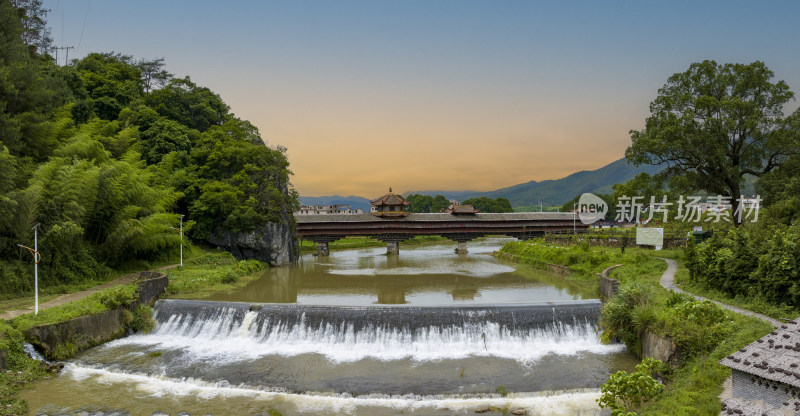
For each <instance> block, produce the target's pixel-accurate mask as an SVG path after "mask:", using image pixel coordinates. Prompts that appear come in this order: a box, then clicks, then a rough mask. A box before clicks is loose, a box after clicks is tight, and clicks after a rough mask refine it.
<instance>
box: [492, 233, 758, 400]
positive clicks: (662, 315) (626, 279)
mask: <svg viewBox="0 0 800 416" xmlns="http://www.w3.org/2000/svg"><path fill="white" fill-rule="evenodd" d="M500 252H501V253H506V254H509V255H513V256H514V257H515V259H516V261H518V262H520V263H525V264H531V265H539V266H543V265H545V264H558V265H562V266H568V267H570V269H572V270H573V273H572V274H571V275H569V276H568V278H573V279H575V278H577V279H586V278H595V277H594V276H595V274H596V273H599V272H600V271H602V270H603V269H604V268H606V267H608V266H611V265H614V264H621V266H620V267H617V268H615V269H614V270H612V271H611V272H610V275H611V277H613V278H615V279H618V280H619V281H620V282H621V287H622V290H621V294H620V295H618V296H617V297H615V298H613V299H612V300H611V301H610V302H609V303H607V304H606V306H605V307H604V313H603V318H602V319H601V326H602V327H603V328H604V330H605V333H604V336H605V337H606V338H610V337H611V336H613V337H615V338H617V339H622V340H624V341H625V342H626V345H628V348H629V350H630V351H632V352H634V353H635V354H637V355H640V356H641V342H642V338H643V337H644V335H645V334H646V333H652V334H656V335H658V336H659V337H663V339H666V340H668V341H669V342H674V343H675V344H676V345H677V346H678V347H679V348H681V349H682V351H681V352H682V358H681V361H680V365H679V366H678V367H677V368H674V369H671V370H668V371H666V372H665V374H664V377H665V378H664V379H665V381H666V383H665V384H666V388H665V391H664V394H662V395H661V396H660V397H659V398H658V399H657V400H655V401H653V402H651V403H647V404H646V405H644V406H642V407H641V408H639V409H637V411H638V412H639V414H640V415H663V414H702V415H716V414H718V413H719V412H720V410H721V405H720V402H719V399H718V396H719V395H720V393H721V392H722V390H723V383H724V382H725V380H726V379H727V378H728V377H729V376H730V369H729V368H727V367H724V366H722V365H720V364H718V363H717V361H719V359H721V358H722V357H725V356H727V355H728V354H730V353H731V352H732V351H735V350H737V349H739V348H742V347H743V346H745V345H747V344H749V343H751V342H753V341H754V340H755V339H758V338H759V337H761V336H763V335H764V334H766V333H768V332H770V331H771V330H772V326H771V325H770V324H768V323H766V322H764V321H761V320H759V319H757V318H753V317H746V316H742V315H739V314H737V313H734V312H731V311H727V310H723V309H721V308H719V307H716V306H715V305H713V304H711V305H710V304H705V303H702V302H696V301H693V300H692V298H691V297H689V296H687V295H683V297H681V295H674V294H672V293H671V292H669V291H668V290H667V289H665V288H664V287H662V286H661V284H660V281H661V278H662V276H663V274H664V273H665V272H666V271H667V265H666V263H665V262H664V260H662V259H659V257H666V258H672V259H675V260H676V261H677V263H676V265H677V272H678V273H682V272H683V273H685V267H683V265H682V264H681V255H682V253H681V250H678V249H670V250H662V251H653V250H647V249H642V248H628V249H626V251H625V253H624V254H622V253H621V250H620V249H619V248H610V247H588V246H586V245H584V246H581V245H577V246H558V245H552V244H545V243H544V242H542V241H534V242H513V243H509V244H507V245H506V246H504V247H503V249H502V250H501V251H500Z"/></svg>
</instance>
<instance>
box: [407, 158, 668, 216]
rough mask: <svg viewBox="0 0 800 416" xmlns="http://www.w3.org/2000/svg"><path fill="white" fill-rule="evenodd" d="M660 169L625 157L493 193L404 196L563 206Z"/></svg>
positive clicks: (434, 192) (516, 204)
mask: <svg viewBox="0 0 800 416" xmlns="http://www.w3.org/2000/svg"><path fill="white" fill-rule="evenodd" d="M661 169H663V168H662V167H660V166H652V165H643V166H638V167H636V166H633V165H631V164H629V163H628V160H627V159H626V158H624V157H623V158H622V159H619V160H616V161H614V162H612V163H610V164H608V165H606V166H603V167H602V168H600V169H596V170H589V171H587V170H582V171H580V172H575V173H573V174H571V175H569V176H567V177H564V178H561V179H550V180H544V181H541V182H537V181H530V182H526V183H521V184H518V185H513V186H509V187H507V188H501V189H497V190H494V191H486V192H478V191H455V192H454V191H418V192H408V193H407V194H422V195H431V196H435V195H444V196H445V197H447V198H448V199H455V200H458V201H463V200H465V199H469V198H476V197H481V196H486V197H489V198H500V197H502V198H506V199H508V200H509V201H510V202H511V205H512V206H514V207H522V206H533V205H539V198H541V203H542V205H543V206H545V207H548V206H555V205H563V204H564V203H565V202H567V201H569V200H570V199H572V198H574V197H575V196H576V195H579V194H582V193H584V192H591V193H594V194H599V193H611V192H612V191H613V188H612V186H613V185H614V184H616V183H621V182H627V181H628V180H630V179H632V178H633V177H634V176H636V175H637V174H639V173H641V172H645V173H649V174H651V175H652V174H654V173H658V172H660V171H661Z"/></svg>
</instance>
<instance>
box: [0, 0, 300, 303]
mask: <svg viewBox="0 0 800 416" xmlns="http://www.w3.org/2000/svg"><path fill="white" fill-rule="evenodd" d="M45 12H46V11H45V10H43V9H42V8H41V2H40V1H39V0H17V1H12V2H9V1H3V0H0V293H5V294H11V293H18V292H25V291H29V290H31V289H32V288H31V286H32V281H33V279H32V276H30V274H31V272H32V270H29V268H28V267H22V266H23V265H25V264H26V263H30V261H31V259H30V258H29V257H27V256H26V254H27V253H22V254H21V252H20V250H19V248H18V247H17V244H25V245H32V238H33V235H32V232H31V228H32V227H33V226H34V225H35V224H37V223H38V224H40V226H39V228H38V230H39V247H40V251H41V252H42V253H43V254H42V263H41V264H42V265H43V266H45V267H42V268H41V270H40V271H41V273H40V274H41V276H40V278H41V280H42V282H43V283H44V284H46V285H47V287H54V286H58V285H60V284H66V283H70V282H76V281H86V280H98V279H101V278H102V277H103V276H104V275H106V274H107V267H115V266H116V265H118V264H120V263H124V262H126V261H130V260H134V259H135V260H152V259H157V258H159V257H163V256H167V255H170V256H171V255H175V252H177V250H178V248H179V245H180V244H181V240H180V236H179V235H178V233H177V232H176V231H175V230H174V229H173V227H176V226H177V225H178V217H179V216H180V215H184V216H185V219H186V220H187V223H186V224H185V225H186V227H185V229H187V230H188V233H189V235H191V236H192V237H194V238H199V239H203V238H207V237H209V236H210V235H211V234H213V233H214V232H217V231H220V230H231V231H235V232H249V231H252V230H254V229H256V228H258V227H259V226H262V225H264V224H266V223H268V222H280V221H290V220H291V213H292V212H293V211H294V210H295V207H296V205H297V195H296V193H295V192H294V191H293V190H292V188H291V185H290V183H289V175H291V172H290V171H289V169H288V166H289V163H288V160H287V159H286V155H285V149H283V148H277V149H272V148H269V147H267V146H265V145H264V142H263V141H262V140H261V136H260V135H259V133H258V129H256V128H255V126H253V125H252V124H251V123H249V122H247V121H246V120H240V119H238V118H236V117H235V116H234V115H233V114H231V113H230V108H229V107H228V105H227V104H225V103H224V102H223V101H222V99H221V98H220V97H219V96H218V95H217V94H215V93H213V92H212V91H211V90H210V89H208V88H205V87H202V86H198V85H196V84H195V83H193V82H192V81H191V80H190V79H189V77H185V78H173V76H172V74H170V73H169V72H167V71H166V70H165V69H164V59H163V58H159V59H155V60H136V59H134V58H133V57H131V56H128V55H123V54H119V53H92V54H89V55H87V56H86V57H85V58H83V59H78V60H73V61H72V63H71V64H70V65H68V66H64V67H59V66H57V65H56V64H55V62H53V59H52V57H51V56H49V55H46V54H42V53H40V49H41V48H42V45H46V44H47V42H48V39H49V38H48V36H49V32H47V28H46V24H44V20H43V19H44V17H45Z"/></svg>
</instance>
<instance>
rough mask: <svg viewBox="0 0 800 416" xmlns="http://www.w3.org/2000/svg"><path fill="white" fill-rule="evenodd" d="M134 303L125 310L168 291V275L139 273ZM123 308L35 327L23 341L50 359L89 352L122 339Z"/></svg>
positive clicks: (124, 325)
mask: <svg viewBox="0 0 800 416" xmlns="http://www.w3.org/2000/svg"><path fill="white" fill-rule="evenodd" d="M139 276H140V278H143V280H141V281H139V287H138V289H137V293H138V299H136V300H135V301H134V302H133V303H132V304H131V305H129V306H128V307H127V309H134V308H136V307H137V306H138V305H140V304H142V303H145V304H152V303H153V302H155V300H156V299H157V298H158V297H159V296H161V295H162V294H163V293H164V292H165V291H166V289H167V285H168V284H169V279H168V278H167V275H165V274H163V273H156V272H142V273H140V274H139ZM125 309H126V307H119V308H117V309H114V310H110V311H105V312H101V313H97V314H93V315H87V316H81V317H78V318H74V319H70V320H68V321H64V322H58V323H54V324H47V325H38V326H35V327H33V328H30V329H28V330H27V331H25V338H26V339H27V340H28V341H29V342H30V343H31V344H33V345H35V346H36V347H37V349H38V350H39V351H41V352H42V354H43V355H44V356H45V357H47V358H49V359H53V358H63V357H65V356H69V355H72V354H75V353H77V352H80V351H83V350H85V349H87V348H91V347H93V346H95V345H98V344H102V343H104V342H108V341H112V340H114V339H117V338H120V337H123V336H124V335H125V333H126V324H125V321H124V318H123V311H124V310H125Z"/></svg>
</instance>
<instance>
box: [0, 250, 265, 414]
mask: <svg viewBox="0 0 800 416" xmlns="http://www.w3.org/2000/svg"><path fill="white" fill-rule="evenodd" d="M184 254H185V256H184V266H183V267H180V268H178V267H177V265H171V264H166V265H161V264H159V265H157V267H156V270H161V271H162V272H165V273H166V274H167V275H168V276H169V279H170V284H169V286H168V288H167V295H169V294H172V295H177V294H180V295H181V297H185V298H202V297H204V296H207V295H208V294H210V293H213V292H218V291H224V290H231V289H234V288H236V287H240V286H241V285H243V284H245V283H246V282H247V281H249V280H253V279H256V278H258V277H259V276H260V273H259V272H260V271H261V270H262V269H264V268H265V267H267V265H266V264H265V263H262V262H259V261H255V260H244V261H240V260H236V259H235V258H233V256H232V255H231V254H230V253H228V252H225V251H221V250H204V249H202V248H199V247H194V248H192V249H189V250H186V251H185V252H184ZM147 265H148V266H149V264H147ZM125 270H128V268H127V267H126V269H125ZM121 273H122V272H121V271H118V272H117V273H116V274H115V275H117V276H119V274H121ZM139 274H140V273H129V274H125V275H124V276H122V277H117V278H115V279H114V280H111V281H108V282H105V283H103V284H101V285H99V286H95V287H90V288H88V289H87V288H85V286H84V285H78V286H75V287H72V288H73V289H81V290H76V291H74V292H72V293H66V294H60V295H52V296H48V297H40V299H41V300H43V302H42V303H40V305H39V306H40V309H39V314H38V315H34V314H33V313H32V312H33V310H32V306H31V304H32V303H33V297H32V296H31V297H30V298H27V297H24V298H17V299H9V300H6V301H3V306H5V307H6V309H8V308H9V307H14V306H25V307H26V308H25V309H17V310H6V312H5V314H4V316H5V319H4V321H3V322H0V356H2V355H3V353H5V354H4V358H5V360H0V361H4V362H5V366H0V414H4V415H6V414H8V415H24V414H27V405H26V404H25V402H24V401H23V400H21V399H19V398H18V397H17V394H18V393H19V392H20V391H21V390H23V389H25V388H29V387H31V386H32V385H33V383H34V382H36V381H37V380H41V379H43V378H48V377H50V374H51V372H49V371H48V368H49V367H48V366H47V365H43V364H42V362H40V361H37V360H34V359H31V358H29V357H28V356H27V354H26V353H25V351H24V349H23V344H24V343H25V342H26V340H25V336H24V335H23V333H24V332H25V331H26V330H29V329H30V328H32V327H34V326H38V325H49V324H57V323H66V322H69V321H70V320H74V319H76V318H81V317H88V316H93V315H98V314H103V313H109V312H110V311H112V310H114V309H116V308H119V307H120V306H122V305H123V304H127V303H129V302H131V301H133V299H134V297H135V294H136V291H137V287H138V283H137V280H138V279H137V277H138V276H139ZM27 309H30V311H27ZM138 309H139V308H134V310H133V311H132V312H131V314H130V316H127V315H124V316H123V315H121V316H122V318H120V319H121V321H120V322H123V321H124V322H123V323H125V324H126V326H131V327H134V328H136V329H139V328H141V327H143V325H144V327H146V322H143V321H144V320H145V319H144V317H145V315H146V317H147V318H149V319H150V320H152V317H151V315H152V312H151V310H150V308H146V310H141V311H140V310H138ZM139 315H141V316H139ZM11 318H13V319H11ZM8 319H10V320H8ZM6 320H8V321H6ZM92 326H94V325H92ZM74 352H75V351H73V349H72V347H71V346H70V345H62V346H60V347H59V350H58V352H57V353H58V354H59V357H62V356H63V357H66V356H68V355H71V354H74ZM0 358H3V357H0ZM4 368H7V370H8V371H3V369H4Z"/></svg>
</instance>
